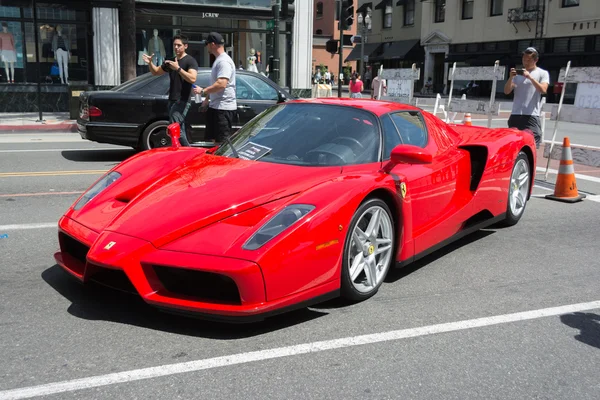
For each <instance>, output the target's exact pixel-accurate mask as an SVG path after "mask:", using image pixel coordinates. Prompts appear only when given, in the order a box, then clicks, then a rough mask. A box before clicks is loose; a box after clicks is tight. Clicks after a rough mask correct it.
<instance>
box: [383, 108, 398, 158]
mask: <svg viewBox="0 0 600 400" xmlns="http://www.w3.org/2000/svg"><path fill="white" fill-rule="evenodd" d="M381 125H382V126H383V159H384V160H389V159H390V154H391V153H392V149H393V148H394V147H396V146H398V145H399V144H402V141H401V140H400V136H399V135H398V131H397V130H396V126H395V125H394V123H393V122H392V120H391V119H390V116H389V115H384V116H383V117H381Z"/></svg>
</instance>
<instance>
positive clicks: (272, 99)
mask: <svg viewBox="0 0 600 400" xmlns="http://www.w3.org/2000/svg"><path fill="white" fill-rule="evenodd" d="M209 80H210V69H209V68H200V69H198V78H197V79H196V85H198V86H200V87H207V86H209ZM168 93H169V75H168V74H165V75H161V76H152V75H151V74H149V73H148V74H144V75H141V76H139V77H137V78H135V79H132V80H130V81H128V82H125V83H123V84H122V85H120V86H117V87H115V88H113V89H111V90H104V91H96V92H84V93H82V94H81V95H80V97H79V118H78V119H77V129H78V131H79V134H80V135H81V137H82V138H83V139H87V140H91V141H94V142H99V143H111V144H119V145H123V146H131V147H133V148H136V149H138V150H147V149H151V148H155V147H164V146H170V145H171V139H170V138H169V136H168V135H167V133H166V127H167V125H168V123H169V115H168V113H167V101H168ZM236 96H237V120H236V121H234V129H237V128H240V127H242V126H243V125H244V124H246V123H247V122H248V121H250V120H251V119H252V118H254V117H255V116H256V115H258V114H260V113H261V112H263V111H264V110H266V109H267V108H269V107H270V106H272V105H274V104H277V103H281V102H285V101H287V100H291V99H293V97H292V96H291V95H290V94H289V93H287V92H286V91H285V90H283V89H282V88H280V87H279V86H277V84H275V83H274V82H272V81H271V80H269V79H267V78H266V77H264V76H263V75H261V74H257V73H254V72H248V71H244V70H238V71H236ZM205 116H206V113H203V112H200V104H197V103H196V101H195V96H194V95H193V93H192V106H191V107H190V110H189V111H188V115H187V118H186V133H187V136H188V140H189V141H190V143H192V145H199V146H202V145H204V144H205V143H204V128H205V126H206V123H205V118H206V117H205Z"/></svg>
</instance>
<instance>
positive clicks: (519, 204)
mask: <svg viewBox="0 0 600 400" xmlns="http://www.w3.org/2000/svg"><path fill="white" fill-rule="evenodd" d="M530 187H531V169H530V167H529V159H528V158H527V154H525V153H524V152H522V151H521V152H520V153H519V155H518V156H517V159H516V160H515V164H514V165H513V169H512V172H511V174H510V183H509V186H508V202H507V203H508V204H507V206H506V218H505V219H504V221H503V222H502V225H504V226H513V225H515V224H516V223H517V222H519V220H520V219H521V217H522V216H523V213H524V212H525V206H527V198H528V196H529V189H530Z"/></svg>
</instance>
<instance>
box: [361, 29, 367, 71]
mask: <svg viewBox="0 0 600 400" xmlns="http://www.w3.org/2000/svg"><path fill="white" fill-rule="evenodd" d="M361 25H362V24H361ZM360 28H361V30H362V37H361V38H360V79H361V80H362V81H363V82H364V81H365V35H366V32H365V27H364V25H362V26H361V27H360Z"/></svg>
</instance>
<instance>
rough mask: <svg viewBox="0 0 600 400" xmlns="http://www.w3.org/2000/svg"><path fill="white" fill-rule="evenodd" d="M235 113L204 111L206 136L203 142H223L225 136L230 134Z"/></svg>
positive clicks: (230, 111) (229, 111)
mask: <svg viewBox="0 0 600 400" xmlns="http://www.w3.org/2000/svg"><path fill="white" fill-rule="evenodd" d="M235 115H236V111H232V110H217V109H214V108H210V107H209V108H208V110H207V111H206V135H205V140H214V141H216V142H217V143H221V142H223V140H225V137H226V136H230V135H231V134H232V128H231V126H232V125H233V120H234V119H235Z"/></svg>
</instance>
